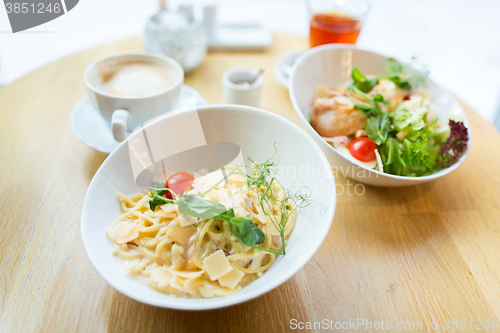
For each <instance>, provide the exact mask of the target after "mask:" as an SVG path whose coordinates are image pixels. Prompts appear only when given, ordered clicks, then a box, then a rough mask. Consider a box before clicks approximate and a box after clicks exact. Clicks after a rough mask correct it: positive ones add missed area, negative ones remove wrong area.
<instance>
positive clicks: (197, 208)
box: [175, 194, 226, 220]
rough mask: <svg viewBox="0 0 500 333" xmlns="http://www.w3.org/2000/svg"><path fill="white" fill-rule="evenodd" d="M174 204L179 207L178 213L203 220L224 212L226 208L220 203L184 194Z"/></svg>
mask: <svg viewBox="0 0 500 333" xmlns="http://www.w3.org/2000/svg"><path fill="white" fill-rule="evenodd" d="M175 203H176V204H177V205H178V207H179V213H182V214H186V215H189V216H193V217H198V218H200V219H204V220H206V219H209V218H211V217H214V216H216V215H219V214H221V213H223V212H225V211H226V207H225V206H224V205H223V204H221V203H220V202H215V201H210V200H204V199H203V198H201V197H200V196H199V195H194V194H184V195H183V196H182V197H180V198H179V199H178V200H177V201H175Z"/></svg>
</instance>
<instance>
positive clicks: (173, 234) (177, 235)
mask: <svg viewBox="0 0 500 333" xmlns="http://www.w3.org/2000/svg"><path fill="white" fill-rule="evenodd" d="M195 232H196V228H195V227H193V226H192V225H187V226H184V227H181V226H179V225H176V226H172V227H171V228H169V229H168V231H167V233H166V235H167V236H168V237H170V238H172V239H174V240H175V241H176V242H178V243H179V244H181V245H185V244H186V243H187V242H188V241H189V238H191V236H192V235H193V234H194V233H195Z"/></svg>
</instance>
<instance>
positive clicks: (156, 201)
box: [149, 190, 175, 212]
mask: <svg viewBox="0 0 500 333" xmlns="http://www.w3.org/2000/svg"><path fill="white" fill-rule="evenodd" d="M163 193H165V191H163ZM151 195H152V196H153V197H152V198H151V200H149V208H150V209H151V210H152V211H153V212H154V211H155V210H156V207H157V206H161V205H164V204H168V203H175V201H174V200H170V199H166V198H163V197H160V196H158V191H155V190H151Z"/></svg>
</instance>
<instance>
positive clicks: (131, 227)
mask: <svg viewBox="0 0 500 333" xmlns="http://www.w3.org/2000/svg"><path fill="white" fill-rule="evenodd" d="M137 237H139V226H138V225H137V224H135V223H128V224H123V225H121V226H119V227H118V228H117V229H116V242H117V243H118V244H125V243H128V242H130V241H132V240H134V239H136V238H137Z"/></svg>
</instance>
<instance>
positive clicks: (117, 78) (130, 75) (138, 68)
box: [96, 61, 177, 97]
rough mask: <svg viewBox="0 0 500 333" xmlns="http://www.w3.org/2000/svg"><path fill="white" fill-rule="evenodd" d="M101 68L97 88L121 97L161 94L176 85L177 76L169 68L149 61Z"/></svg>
mask: <svg viewBox="0 0 500 333" xmlns="http://www.w3.org/2000/svg"><path fill="white" fill-rule="evenodd" d="M106 67H107V68H104V67H101V68H99V76H100V80H99V81H100V82H98V83H97V84H96V88H97V89H99V90H101V91H103V92H105V93H107V94H110V95H114V96H119V97H144V96H150V95H155V94H159V93H161V92H162V91H165V90H167V89H169V88H171V87H172V86H174V84H175V82H176V81H177V78H176V77H175V75H174V74H173V73H172V72H171V71H169V70H168V69H167V68H165V67H163V66H161V65H158V64H155V63H153V62H148V61H134V62H127V63H122V64H116V65H114V66H109V67H108V66H106Z"/></svg>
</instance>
